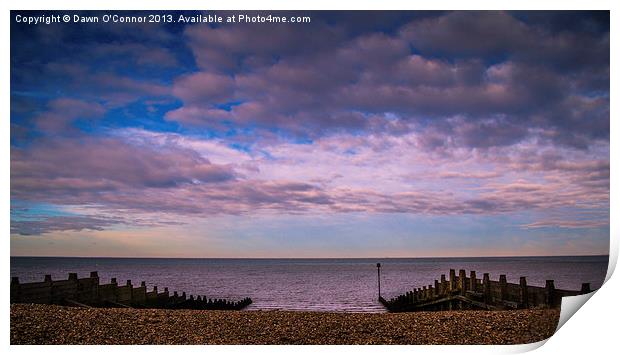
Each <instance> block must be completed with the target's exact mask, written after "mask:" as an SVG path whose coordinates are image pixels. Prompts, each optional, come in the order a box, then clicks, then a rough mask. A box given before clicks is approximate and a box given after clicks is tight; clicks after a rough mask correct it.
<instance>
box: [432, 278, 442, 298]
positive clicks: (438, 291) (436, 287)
mask: <svg viewBox="0 0 620 355" xmlns="http://www.w3.org/2000/svg"><path fill="white" fill-rule="evenodd" d="M433 295H434V296H436V297H439V296H440V295H441V290H440V289H439V281H437V280H435V292H434V294H433Z"/></svg>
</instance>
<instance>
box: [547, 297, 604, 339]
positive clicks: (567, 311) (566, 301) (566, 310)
mask: <svg viewBox="0 0 620 355" xmlns="http://www.w3.org/2000/svg"><path fill="white" fill-rule="evenodd" d="M596 292H597V290H595V291H592V292H590V293H586V294H584V295H578V296H567V297H562V306H561V308H560V320H559V321H558V326H557V328H555V332H556V333H557V331H558V330H560V328H562V326H563V325H564V324H566V322H567V321H568V320H569V319H570V318H571V317H572V316H574V315H575V313H577V311H578V310H579V308H581V307H582V306H583V305H584V304H585V303H586V302H588V300H589V299H590V297H592V296H593V295H594V294H595V293H596Z"/></svg>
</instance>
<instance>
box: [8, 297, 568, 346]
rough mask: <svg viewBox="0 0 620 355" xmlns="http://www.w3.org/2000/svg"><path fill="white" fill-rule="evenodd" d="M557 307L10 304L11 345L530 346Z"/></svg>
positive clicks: (546, 330)
mask: <svg viewBox="0 0 620 355" xmlns="http://www.w3.org/2000/svg"><path fill="white" fill-rule="evenodd" d="M559 315H560V311H559V309H539V310H532V309H530V310H516V311H441V312H412V313H341V312H338V313H336V312H305V311H304V312H301V311H300V312H298V311H259V310H255V311H199V310H165V309H127V308H76V307H64V306H54V305H40V304H12V305H11V322H10V328H11V344H13V345H16V344H97V345H104V344H109V345H112V344H222V345H223V344H230V345H246V344H273V345H288V344H300V345H301V344H334V345H335V344H351V345H358V344H359V345H362V344H403V345H422V344H429V345H430V344H524V343H533V342H538V341H541V340H544V339H546V338H549V337H550V336H552V335H553V333H554V332H555V329H556V327H557V324H558V320H559Z"/></svg>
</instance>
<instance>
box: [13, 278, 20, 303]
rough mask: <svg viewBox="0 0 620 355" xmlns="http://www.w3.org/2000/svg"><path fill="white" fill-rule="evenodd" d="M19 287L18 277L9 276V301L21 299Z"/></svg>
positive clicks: (15, 301) (17, 301) (16, 301)
mask: <svg viewBox="0 0 620 355" xmlns="http://www.w3.org/2000/svg"><path fill="white" fill-rule="evenodd" d="M20 291H21V287H20V285H19V278H18V277H11V303H19V302H20V301H21V292H20Z"/></svg>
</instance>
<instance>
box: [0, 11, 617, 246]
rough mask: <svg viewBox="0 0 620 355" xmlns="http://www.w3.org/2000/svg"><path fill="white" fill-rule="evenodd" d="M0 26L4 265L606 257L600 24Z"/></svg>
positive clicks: (347, 17) (480, 20)
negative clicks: (7, 117)
mask: <svg viewBox="0 0 620 355" xmlns="http://www.w3.org/2000/svg"><path fill="white" fill-rule="evenodd" d="M19 13H20V14H27V15H40V13H28V12H19ZM72 13H73V12H72ZM104 13H108V12H100V13H97V12H93V13H90V15H92V14H100V15H101V14H104ZM234 13H235V14H236V13H239V12H237V11H235V12H234ZM244 13H249V12H244ZM271 13H273V12H271ZM16 14H18V12H11V21H12V23H11V143H10V144H11V255H64V256H169V257H371V256H378V257H385V256H388V257H389V256H391V257H407V256H411V257H415V256H483V255H578V254H579V255H581V254H607V253H608V245H609V146H610V140H609V122H610V116H609V107H610V102H609V65H610V61H609V12H561V11H556V12H471V11H466V12H297V13H295V15H302V16H310V17H311V19H312V21H311V23H302V24H265V23H259V24H220V25H217V26H216V25H209V24H192V25H184V24H179V23H172V24H111V23H107V24H105V23H99V24H82V25H80V24H73V23H69V24H50V25H36V26H35V25H27V24H22V23H16V22H15V15H16ZM47 14H51V12H47ZM126 14H133V13H125V14H124V15H126ZM143 14H144V13H143ZM174 14H175V15H174V17H175V19H176V17H177V16H178V15H179V14H180V12H176V13H174ZM185 14H190V15H195V14H197V13H196V12H185ZM218 14H220V15H222V16H226V15H229V14H228V13H225V12H218ZM282 14H284V15H287V16H288V15H290V14H288V13H281V14H280V15H282Z"/></svg>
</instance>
